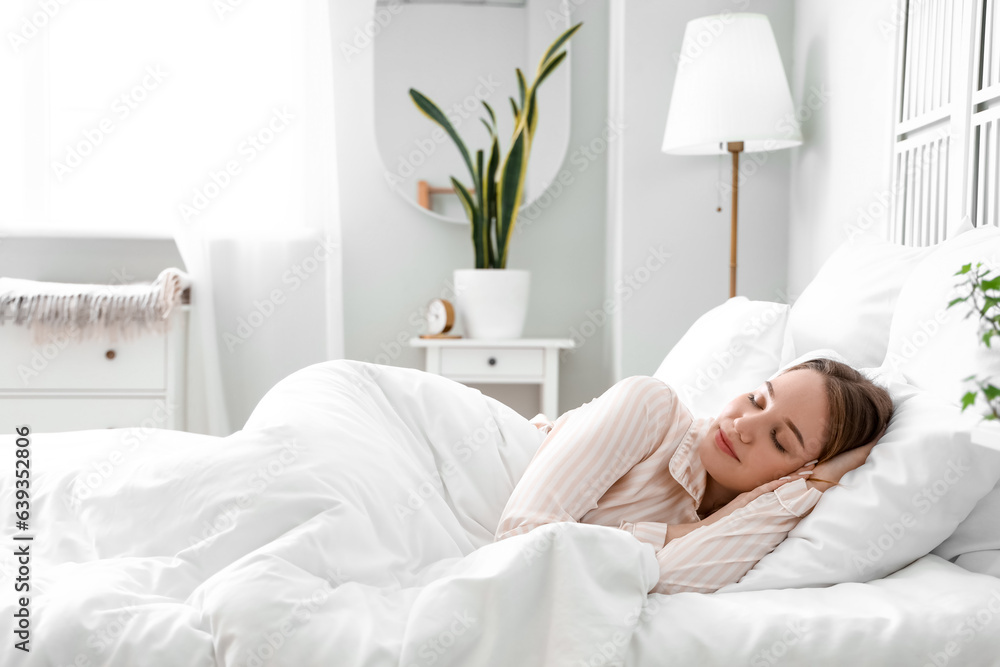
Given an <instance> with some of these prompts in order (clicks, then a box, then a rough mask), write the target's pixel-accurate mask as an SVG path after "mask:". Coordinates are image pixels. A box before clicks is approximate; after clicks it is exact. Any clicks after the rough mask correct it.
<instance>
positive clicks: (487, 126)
mask: <svg viewBox="0 0 1000 667" xmlns="http://www.w3.org/2000/svg"><path fill="white" fill-rule="evenodd" d="M479 122H480V123H482V124H483V127H485V128H486V132H487V133H488V134H489V135H490V138H491V139H492V138H493V127H492V126H491V125H490V124H489V123H487V122H486V119H485V118H480V119H479Z"/></svg>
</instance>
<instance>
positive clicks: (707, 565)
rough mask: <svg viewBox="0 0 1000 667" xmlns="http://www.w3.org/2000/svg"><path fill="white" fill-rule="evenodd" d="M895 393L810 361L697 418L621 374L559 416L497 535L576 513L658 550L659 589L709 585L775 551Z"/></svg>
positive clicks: (841, 368) (853, 463)
mask: <svg viewBox="0 0 1000 667" xmlns="http://www.w3.org/2000/svg"><path fill="white" fill-rule="evenodd" d="M891 416H892V400H891V399H890V398H889V394H888V393H887V392H886V391H885V390H884V389H882V388H880V387H878V386H876V385H874V384H872V383H871V382H870V381H869V380H868V379H866V378H865V377H864V376H862V375H861V374H860V373H858V372H857V371H855V370H854V369H853V368H851V367H849V366H846V365H844V364H841V363H839V362H836V361H832V360H829V359H813V360H810V361H807V362H805V363H803V364H799V365H797V366H793V367H792V368H789V369H787V370H786V371H784V372H783V373H782V374H781V375H779V376H777V377H775V378H774V380H772V381H768V382H765V383H764V384H762V385H761V386H759V387H757V388H756V389H754V390H753V391H752V392H750V393H748V394H745V395H742V396H738V397H737V398H735V399H733V400H732V401H731V402H730V403H729V404H728V405H727V406H726V407H725V408H723V410H722V414H720V415H719V416H718V417H716V418H715V419H696V418H694V417H693V416H692V415H691V412H690V411H689V410H688V409H687V408H686V407H684V405H683V404H681V402H680V401H679V400H678V398H677V394H676V393H675V392H674V390H673V389H671V388H670V387H669V386H668V385H666V384H664V383H663V382H661V381H660V380H657V379H655V378H652V377H644V376H634V377H630V378H626V379H624V380H622V381H620V382H618V383H617V384H615V385H614V386H613V387H611V388H610V389H608V390H607V391H606V392H605V393H604V394H602V395H601V396H599V397H598V398H596V399H594V400H592V401H590V402H589V403H586V404H584V405H583V406H581V407H579V408H576V409H575V410H570V411H569V412H567V413H565V414H563V415H562V416H561V417H559V418H558V419H557V420H556V421H555V423H554V424H553V423H549V422H544V421H543V422H541V423H536V426H538V427H539V428H540V429H542V431H543V432H547V436H546V438H545V440H544V441H543V442H542V444H541V446H540V447H539V448H538V451H537V452H536V453H535V455H534V457H533V458H532V460H531V462H530V464H529V465H528V468H527V470H526V471H525V473H524V476H523V477H522V478H521V479H520V481H519V482H518V483H517V486H516V487H515V488H514V492H513V494H512V495H511V497H510V500H509V501H508V502H507V506H506V508H505V509H504V512H503V515H502V517H501V519H500V524H499V526H498V528H497V533H496V540H502V539H504V538H507V537H511V536H513V535H520V534H522V533H526V532H528V531H530V530H531V529H532V528H535V527H537V526H540V525H543V524H547V523H555V522H560V521H580V522H583V523H592V524H600V525H604V526H612V527H616V528H621V529H622V530H626V531H628V532H630V533H632V534H633V535H634V536H635V537H636V539H639V540H641V541H643V542H647V543H649V544H651V545H652V546H653V547H654V548H655V549H656V552H657V554H656V557H657V560H658V561H659V564H660V580H659V582H658V583H657V585H656V587H655V588H654V589H653V592H656V593H676V592H683V591H697V592H705V593H709V592H714V591H716V590H718V589H719V588H721V587H723V586H725V585H726V584H730V583H734V582H736V581H739V580H740V579H741V578H742V577H743V575H744V574H746V573H747V571H749V570H750V568H751V567H753V566H754V564H755V563H756V562H757V561H758V560H760V559H761V558H762V557H763V556H764V555H766V554H767V553H768V552H770V551H771V550H773V549H774V548H775V547H776V546H777V545H778V544H779V543H780V542H781V541H782V540H783V539H784V538H785V536H786V535H787V534H788V531H790V530H791V529H792V528H793V527H794V526H795V524H796V523H797V522H798V521H799V519H800V518H801V517H803V516H804V515H806V514H808V513H809V511H810V510H811V509H812V508H813V506H814V505H815V504H816V502H817V501H818V500H819V498H820V496H821V495H822V492H823V491H825V490H826V489H828V488H830V487H831V486H833V485H835V484H837V483H838V482H839V481H840V478H841V477H842V476H843V475H844V474H845V473H846V472H848V471H849V470H853V469H854V468H857V467H858V466H860V465H861V464H862V463H864V462H865V459H866V458H867V457H868V453H869V452H870V451H871V449H872V447H874V446H875V442H877V440H878V438H879V437H881V435H882V434H883V433H884V432H885V428H886V426H887V425H888V423H889V419H890V417H891Z"/></svg>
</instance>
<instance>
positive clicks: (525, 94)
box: [410, 23, 583, 269]
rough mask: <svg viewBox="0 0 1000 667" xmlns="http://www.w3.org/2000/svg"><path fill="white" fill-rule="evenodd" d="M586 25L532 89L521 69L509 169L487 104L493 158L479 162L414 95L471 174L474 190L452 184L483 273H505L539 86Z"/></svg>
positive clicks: (548, 56)
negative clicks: (450, 142) (468, 225)
mask: <svg viewBox="0 0 1000 667" xmlns="http://www.w3.org/2000/svg"><path fill="white" fill-rule="evenodd" d="M582 25H583V24H582V23H577V24H576V25H574V26H573V27H572V28H569V29H568V30H566V31H565V32H564V33H562V34H561V35H559V37H557V38H556V40H555V41H554V42H553V43H552V45H551V46H549V48H548V49H547V50H546V51H545V55H543V56H542V59H541V60H540V61H539V63H538V69H537V71H536V73H535V81H534V83H532V84H531V85H530V86H529V85H528V83H527V81H525V78H524V74H523V73H522V72H521V70H520V68H518V69H516V73H517V86H518V93H519V97H520V102H518V101H516V100H515V99H514V98H513V97H511V98H510V106H511V109H512V110H513V112H514V133H513V135H512V136H511V141H510V147H509V148H508V150H507V154H506V156H504V160H503V163H501V162H500V143H499V140H498V138H497V118H496V114H495V113H494V112H493V109H492V107H490V105H489V104H487V102H486V101H485V100H483V106H484V107H485V108H486V112H487V113H488V114H489V117H490V122H486V119H485V118H481V119H480V120H482V122H483V124H484V125H485V126H486V130H487V131H488V132H489V134H490V148H489V158H487V157H486V156H485V154H484V152H483V150H482V149H480V150H477V151H476V160H475V162H473V161H472V157H471V155H470V153H469V150H468V149H467V148H466V147H465V143H464V142H463V141H462V138H461V137H459V136H458V132H456V131H455V128H454V127H453V126H452V124H451V122H450V121H449V120H448V117H447V116H445V115H444V113H443V112H442V111H441V109H440V108H439V107H438V106H437V105H436V104H435V103H434V102H432V101H431V100H430V99H428V98H427V96H426V95H424V94H422V93H421V92H419V91H417V90H415V89H413V88H411V89H410V97H411V98H412V99H413V102H414V104H416V105H417V108H418V109H419V110H420V111H421V112H423V114H424V115H425V116H427V117H428V118H430V119H431V120H432V121H434V122H435V123H437V124H438V125H440V126H441V127H442V128H443V129H444V131H445V132H447V133H448V136H450V137H451V139H452V141H454V142H455V146H457V147H458V151H459V152H460V153H461V154H462V158H463V159H464V160H465V165H466V166H467V167H468V168H469V175H470V176H471V177H472V183H473V184H474V185H473V186H472V187H471V188H470V187H467V186H466V185H465V184H463V183H461V182H460V181H459V180H458V179H457V178H455V177H454V176H452V177H451V183H452V186H454V188H455V194H457V195H458V198H459V200H460V201H461V202H462V207H463V208H464V209H465V214H466V216H468V218H469V222H470V223H471V227H472V245H473V247H474V248H475V251H476V268H477V269H503V268H506V266H507V250H508V246H509V245H510V238H511V234H512V232H513V230H514V223H515V222H516V221H517V213H518V209H519V208H520V207H521V199H522V198H523V195H524V180H525V175H526V174H527V173H528V157H529V156H530V155H531V142H532V139H533V137H534V133H535V126H536V125H537V123H538V101H537V99H536V94H537V91H538V86H540V85H541V83H542V82H543V81H545V79H546V78H547V77H548V76H549V75H550V74H552V72H553V71H554V70H555V69H556V67H558V66H559V64H560V63H561V62H562V61H563V60H565V58H566V51H560V49H561V48H562V47H563V46H564V45H565V44H566V42H567V41H568V40H569V38H570V37H572V36H573V33H575V32H576V31H577V30H578V29H579V28H580V26H582Z"/></svg>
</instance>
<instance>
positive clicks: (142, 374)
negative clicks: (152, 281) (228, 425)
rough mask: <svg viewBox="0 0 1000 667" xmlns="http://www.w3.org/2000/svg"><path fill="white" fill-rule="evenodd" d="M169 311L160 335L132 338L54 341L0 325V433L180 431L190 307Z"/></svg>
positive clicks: (69, 338)
mask: <svg viewBox="0 0 1000 667" xmlns="http://www.w3.org/2000/svg"><path fill="white" fill-rule="evenodd" d="M186 301H187V300H186V299H185V303H182V304H179V305H178V306H176V307H175V308H174V310H173V312H172V313H171V321H170V328H169V331H168V332H167V333H166V335H163V334H156V333H145V334H143V335H141V336H138V337H135V338H132V339H131V340H128V341H124V340H120V341H118V342H116V343H109V342H107V341H106V340H100V339H91V340H79V339H74V338H71V337H68V336H56V337H54V338H53V339H52V340H51V341H50V342H47V343H45V344H42V345H35V344H34V342H33V334H32V332H31V330H30V329H28V328H27V327H22V326H15V325H13V324H11V323H9V322H8V323H6V324H5V325H4V326H0V433H8V434H9V433H12V432H13V429H14V427H15V426H22V425H28V426H30V427H31V430H32V431H33V432H37V433H45V432H56V431H78V430H85V429H94V428H124V427H129V426H139V427H145V428H163V429H175V430H184V428H185V427H186V419H185V408H186V384H185V383H186V364H187V341H188V318H189V309H190V305H188V304H187V303H186Z"/></svg>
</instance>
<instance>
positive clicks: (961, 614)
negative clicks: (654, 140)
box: [0, 228, 1000, 667]
mask: <svg viewBox="0 0 1000 667" xmlns="http://www.w3.org/2000/svg"><path fill="white" fill-rule="evenodd" d="M997 257H1000V229H995V228H983V229H971V230H968V231H965V232H964V233H962V234H959V235H957V236H955V237H954V238H953V239H949V240H948V241H946V242H945V243H943V244H941V245H939V246H937V247H935V248H929V249H917V248H904V247H902V246H896V245H891V244H888V243H886V242H882V241H878V240H877V239H870V238H865V239H856V240H855V241H853V242H850V243H845V244H844V246H843V247H842V248H840V249H838V250H837V252H835V253H834V254H833V256H831V258H830V260H829V261H828V262H827V263H826V264H825V265H824V267H823V269H822V270H821V271H820V273H819V275H817V277H816V279H815V280H814V281H813V282H812V283H811V284H810V285H809V288H808V289H807V290H806V291H805V292H803V294H802V295H801V296H800V298H799V299H798V300H797V301H796V302H795V304H794V305H791V306H790V305H788V304H780V303H768V302H759V301H749V300H747V299H745V298H742V297H736V298H734V299H730V300H729V301H727V302H726V303H724V304H722V305H721V306H719V307H718V308H715V309H713V310H712V311H710V312H708V313H706V314H705V315H704V316H703V317H702V318H701V319H699V320H698V322H696V323H695V324H694V325H693V326H692V327H691V329H690V330H689V331H688V333H687V334H686V335H685V336H684V338H683V339H682V340H681V341H680V342H679V343H678V344H677V345H676V346H675V347H674V348H673V349H672V350H671V351H670V353H669V354H668V355H667V357H666V358H665V359H664V361H663V363H662V364H661V366H660V367H659V368H658V369H651V371H650V374H651V375H655V376H657V377H659V378H660V379H662V380H664V381H665V382H668V383H670V384H672V385H673V386H674V387H675V388H676V389H677V390H678V392H679V394H680V395H681V397H682V399H683V400H684V401H685V402H687V403H688V404H689V406H690V407H691V409H692V411H693V412H695V413H696V414H711V412H712V410H714V409H715V408H716V407H718V406H719V405H721V403H722V402H724V401H726V400H728V399H729V398H731V396H732V395H735V394H738V393H740V392H741V391H743V390H745V389H746V387H747V386H753V385H749V384H746V383H751V382H752V383H754V384H756V383H759V382H761V381H762V380H763V379H766V378H767V377H769V376H771V375H773V374H774V373H776V372H778V371H779V370H780V369H781V368H782V367H784V366H787V365H789V364H790V363H793V362H794V361H795V360H796V359H800V358H802V357H804V356H809V355H813V354H826V355H828V356H835V357H838V358H841V359H843V360H845V361H848V362H849V363H851V364H853V365H855V366H856V367H859V368H864V369H865V371H864V372H866V373H868V374H870V375H871V376H872V377H873V378H875V379H877V380H878V381H880V382H883V383H884V384H885V385H886V386H887V387H889V388H890V391H891V393H892V394H893V398H894V400H895V401H896V402H897V405H898V407H897V414H896V416H895V417H894V419H893V423H892V424H891V425H890V429H889V431H888V432H887V433H886V435H885V437H884V438H883V440H882V442H881V443H880V445H879V446H878V447H876V448H875V450H874V451H873V453H872V455H871V456H870V457H869V460H868V462H867V463H865V465H864V466H862V467H861V468H859V469H858V470H856V471H852V472H851V473H849V474H848V476H846V477H845V478H844V480H843V485H842V487H840V488H836V489H831V490H830V491H828V492H826V493H825V494H824V497H823V498H822V499H821V501H820V503H819V504H818V505H817V506H816V508H815V509H814V511H813V512H812V513H811V514H810V515H808V516H807V517H805V518H804V519H803V520H802V521H801V522H800V523H799V524H798V526H796V528H795V529H794V530H793V531H792V532H791V533H790V534H789V537H788V538H787V539H786V540H785V541H784V542H783V543H781V544H780V545H779V546H778V547H777V548H776V549H775V550H774V551H773V552H772V553H770V554H768V555H767V556H765V557H764V558H763V559H762V560H761V561H760V562H759V563H758V564H757V565H756V566H755V567H754V568H753V569H752V570H751V571H750V572H749V573H748V574H747V575H746V576H745V577H744V578H743V579H742V580H741V581H740V582H739V583H737V584H733V585H730V586H727V587H725V588H724V589H722V590H721V591H720V592H718V593H716V594H711V595H706V594H697V593H680V594H675V595H659V594H650V593H648V591H649V590H650V589H651V588H652V587H653V585H654V583H655V582H656V578H657V576H658V569H657V563H656V560H655V556H654V552H653V549H652V547H650V546H648V545H645V544H643V543H641V542H639V541H638V540H636V539H635V538H633V537H632V536H631V535H629V534H626V533H625V532H623V531H620V530H617V529H613V528H607V527H603V526H593V525H585V524H576V523H559V524H553V525H549V526H543V527H541V528H538V529H536V530H534V531H532V532H530V533H528V534H526V535H521V536H517V537H514V538H510V539H507V540H503V541H500V542H494V541H493V535H494V531H495V529H496V526H497V523H498V521H499V518H500V514H501V511H502V510H503V507H504V505H505V503H506V500H507V498H508V496H509V495H510V493H511V492H512V490H513V488H514V485H515V484H516V483H517V481H518V479H519V477H520V475H521V474H522V473H523V471H524V469H525V468H526V466H527V464H528V462H529V461H530V459H531V456H532V454H533V452H534V451H535V449H536V448H537V447H538V445H539V444H540V442H541V439H542V437H543V436H542V435H541V434H540V432H539V430H538V429H536V428H535V427H534V426H533V425H532V423H531V422H530V421H529V420H527V419H525V418H523V417H522V416H520V415H518V414H517V413H516V412H514V411H513V410H512V409H510V408H509V407H507V406H505V405H503V404H502V403H499V402H498V401H496V400H494V399H491V398H489V397H487V396H484V395H483V394H481V393H480V392H479V391H477V390H475V389H472V388H469V387H466V386H464V385H461V384H458V383H456V382H453V381H451V380H448V379H446V378H443V377H440V376H436V375H432V374H429V373H425V372H423V371H419V370H415V369H409V368H398V367H392V366H383V365H377V364H371V363H365V362H360V361H351V360H337V361H329V362H326V363H321V364H317V365H314V366H309V367H307V368H303V369H301V370H300V371H298V372H296V373H294V374H292V375H290V376H288V377H287V378H285V379H284V380H282V381H281V382H279V383H278V384H277V385H275V386H274V387H273V388H272V389H271V390H270V391H269V392H268V393H267V395H266V396H264V398H263V399H262V400H261V401H260V403H259V404H258V405H257V406H256V408H255V410H254V411H253V413H252V415H251V416H250V418H249V420H248V421H247V423H246V424H245V425H244V427H243V428H242V429H241V430H240V431H238V432H236V433H234V434H233V435H230V436H228V437H225V438H220V437H214V436H207V435H198V434H191V433H184V432H178V431H170V430H163V429H146V428H129V429H109V430H93V431H76V432H69V433H36V432H33V431H31V430H30V428H29V429H25V430H24V432H23V433H22V434H21V435H20V436H19V437H17V438H15V437H14V436H13V435H12V434H5V435H4V440H3V444H2V449H3V453H2V456H3V457H4V460H5V461H8V465H10V466H11V467H12V468H13V466H14V463H13V462H14V461H15V460H18V457H20V458H21V459H28V460H29V461H30V471H31V475H30V487H29V488H30V508H29V509H28V510H27V511H28V512H29V514H28V516H26V517H25V519H26V521H27V523H28V529H27V530H18V529H17V526H16V524H15V523H14V518H13V517H12V515H11V509H13V508H14V507H15V502H17V500H18V497H16V496H17V492H18V487H17V485H16V480H15V477H14V476H13V475H4V476H2V477H0V502H2V504H3V507H5V508H11V509H8V510H7V511H8V517H11V518H9V520H8V521H5V522H4V525H3V527H2V531H3V539H4V542H5V545H9V548H5V549H4V550H3V554H2V556H0V579H2V583H3V586H2V588H3V590H4V591H5V594H4V595H3V596H2V597H0V600H2V602H0V604H2V613H3V615H4V617H5V618H7V619H13V625H14V627H13V630H14V632H13V634H8V635H7V640H6V641H7V642H8V646H6V647H5V648H4V650H3V651H2V652H0V656H2V657H0V664H3V665H8V664H9V665H15V664H16V665H58V666H64V665H73V666H80V667H85V666H87V665H140V664H141V665H183V666H185V667H193V666H197V665H204V666H206V667H208V666H210V665H246V666H255V665H312V664H330V663H333V664H343V665H405V666H409V665H518V666H520V665H573V666H576V665H595V666H596V665H636V666H638V665H659V664H678V665H733V664H747V663H749V664H750V665H753V666H758V665H778V664H787V665H799V664H812V665H820V664H830V665H835V664H836V665H840V664H859V665H890V664H891V665H937V666H940V665H997V664H1000V657H998V656H1000V525H998V524H1000V519H998V517H1000V488H998V486H997V482H998V479H1000V449H997V448H996V447H995V445H993V444H991V442H992V440H991V439H990V437H989V436H990V435H991V432H989V431H985V433H986V436H984V435H983V433H984V431H983V430H982V429H981V428H980V424H979V422H978V420H977V419H976V418H975V417H974V416H973V415H972V414H970V412H969V411H966V412H965V413H964V414H963V413H962V412H961V410H960V409H959V408H958V405H957V397H958V396H959V395H960V393H959V391H958V390H959V389H960V388H961V378H963V377H964V376H965V375H968V374H969V373H968V372H966V371H967V370H968V368H970V367H971V368H973V369H975V370H974V371H972V372H979V373H983V372H984V370H985V371H988V372H990V373H1000V368H998V366H1000V360H998V359H997V357H1000V355H996V354H995V353H994V354H993V355H992V356H990V355H989V354H986V351H985V349H980V348H979V347H977V346H976V345H975V344H974V342H975V336H974V322H973V321H971V320H967V319H963V318H962V317H961V316H960V314H959V313H957V312H954V311H952V312H951V313H946V314H945V316H943V317H942V316H941V315H940V313H939V311H940V310H941V308H942V305H943V304H946V303H947V295H948V291H949V290H950V283H949V280H950V278H948V276H950V274H951V273H953V272H954V269H955V267H957V266H959V265H960V264H961V263H963V262H965V261H972V260H977V259H981V260H982V261H987V262H991V261H992V262H996V260H997ZM929 323H931V324H929ZM970 327H972V334H970ZM931 329H933V331H931ZM918 334H919V335H918ZM968 335H972V338H969V339H965V338H963V337H964V336H968ZM20 451H26V452H27V454H26V455H25V454H20V453H19V452H20ZM942 485H943V486H942ZM921 494H923V495H921ZM22 495H24V494H22ZM845 517H847V519H845ZM27 537H30V538H31V539H24V538H27ZM19 648H20V649H25V648H26V649H30V651H27V652H23V651H22V650H19Z"/></svg>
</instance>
